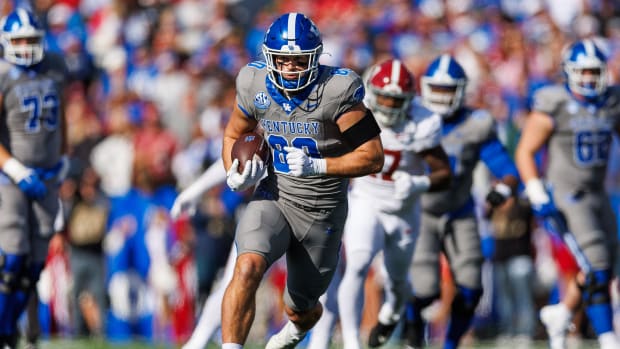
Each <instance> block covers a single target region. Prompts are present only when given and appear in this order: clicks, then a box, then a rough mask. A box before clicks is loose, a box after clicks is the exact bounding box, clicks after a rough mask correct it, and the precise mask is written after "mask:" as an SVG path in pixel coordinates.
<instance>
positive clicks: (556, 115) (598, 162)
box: [533, 85, 620, 191]
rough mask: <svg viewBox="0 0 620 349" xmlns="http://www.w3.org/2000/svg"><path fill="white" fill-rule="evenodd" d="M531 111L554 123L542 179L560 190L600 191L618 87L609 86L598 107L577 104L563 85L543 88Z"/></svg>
mask: <svg viewBox="0 0 620 349" xmlns="http://www.w3.org/2000/svg"><path fill="white" fill-rule="evenodd" d="M533 110H536V111H539V112H542V113H545V114H548V115H550V116H551V117H552V118H553V120H554V130H553V134H552V135H551V138H550V139H549V141H548V152H549V162H548V164H547V166H548V167H547V172H546V178H547V179H548V180H549V181H550V182H551V183H553V186H554V187H556V188H558V189H560V190H563V191H579V190H584V191H589V190H591V189H602V188H603V186H604V178H605V173H606V171H607V161H608V157H609V150H610V148H611V141H612V134H613V132H615V130H616V129H617V128H618V122H620V86H612V87H610V88H609V89H608V96H607V98H606V99H605V100H604V101H603V102H601V103H600V104H599V105H592V104H582V103H580V102H578V101H577V100H575V98H573V97H572V96H571V95H570V93H569V92H568V90H567V89H566V88H565V87H564V86H563V85H556V86H549V87H544V88H541V89H540V90H539V91H538V92H537V93H536V94H535V96H534V104H533Z"/></svg>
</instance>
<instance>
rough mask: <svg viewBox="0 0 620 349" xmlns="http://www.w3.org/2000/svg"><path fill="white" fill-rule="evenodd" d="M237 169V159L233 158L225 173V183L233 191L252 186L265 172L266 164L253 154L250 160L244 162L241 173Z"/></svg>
mask: <svg viewBox="0 0 620 349" xmlns="http://www.w3.org/2000/svg"><path fill="white" fill-rule="evenodd" d="M238 169H239V160H237V159H234V160H233V163H232V165H231V166H230V168H229V169H228V172H227V173H226V184H228V186H229V187H230V189H232V190H233V191H242V190H245V189H248V188H250V187H252V186H254V185H255V184H256V183H258V182H259V181H260V180H261V179H263V177H264V176H265V174H266V173H267V166H265V163H264V162H263V160H261V158H260V157H258V156H257V155H254V157H253V158H252V160H248V161H247V162H246V163H245V167H244V168H243V172H242V173H239V172H238Z"/></svg>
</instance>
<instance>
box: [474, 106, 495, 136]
mask: <svg viewBox="0 0 620 349" xmlns="http://www.w3.org/2000/svg"><path fill="white" fill-rule="evenodd" d="M469 113H470V114H469V123H470V124H471V129H472V130H476V131H477V133H478V134H480V135H489V134H491V133H494V132H495V131H496V121H495V118H494V117H493V115H491V113H490V112H489V111H488V110H486V109H473V110H471V111H470V112H469Z"/></svg>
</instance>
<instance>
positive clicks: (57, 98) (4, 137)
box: [0, 9, 67, 348]
mask: <svg viewBox="0 0 620 349" xmlns="http://www.w3.org/2000/svg"><path fill="white" fill-rule="evenodd" d="M43 34H44V33H43V30H42V29H41V27H40V26H39V24H38V23H37V22H36V20H35V18H34V17H33V15H32V14H31V13H29V12H28V11H26V10H24V9H16V10H15V11H13V12H11V13H9V14H8V15H7V16H6V17H4V18H3V19H2V20H1V21H0V41H1V43H2V47H3V50H4V60H3V61H0V108H1V112H0V120H1V122H2V127H1V128H0V167H1V169H2V173H0V198H1V203H0V274H1V275H0V347H3V348H6V347H8V348H15V345H16V341H17V319H18V317H19V316H20V314H21V312H22V311H23V309H24V307H25V305H26V301H27V298H28V296H29V294H30V292H31V290H32V288H33V287H34V285H35V284H36V282H37V280H38V278H39V273H40V272H41V270H42V268H43V264H44V262H45V258H46V256H47V247H48V242H49V239H50V237H51V235H52V234H53V233H54V227H53V223H54V218H55V217H56V215H57V213H58V210H59V200H58V182H59V181H60V180H61V179H62V178H61V177H62V175H63V173H66V172H65V170H66V167H67V166H66V164H67V162H66V161H64V160H63V155H62V154H63V151H64V149H63V148H64V142H65V141H64V131H63V128H64V127H65V123H64V120H63V114H62V108H61V107H62V103H61V99H62V91H63V83H64V81H65V77H66V67H65V64H64V61H63V60H62V59H61V58H60V57H59V56H54V55H52V54H49V53H44V51H43V42H42V40H43Z"/></svg>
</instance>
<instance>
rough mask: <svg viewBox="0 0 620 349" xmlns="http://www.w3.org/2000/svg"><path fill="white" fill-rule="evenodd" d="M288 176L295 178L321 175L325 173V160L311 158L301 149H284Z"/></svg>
mask: <svg viewBox="0 0 620 349" xmlns="http://www.w3.org/2000/svg"><path fill="white" fill-rule="evenodd" d="M284 151H285V152H287V153H288V154H286V163H287V164H288V168H289V174H290V175H292V176H295V177H308V176H317V175H322V174H325V173H326V172H327V160H325V159H319V158H311V157H309V156H308V154H306V153H305V152H304V151H303V150H302V149H299V148H295V147H284Z"/></svg>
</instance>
